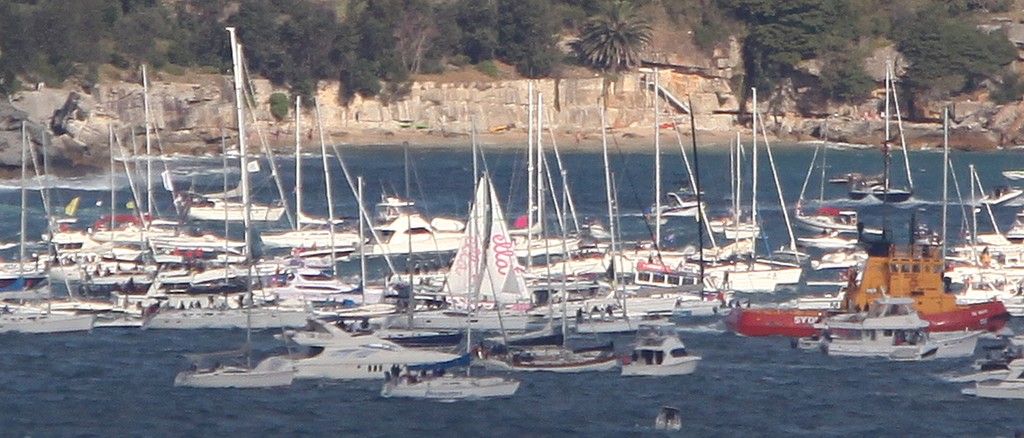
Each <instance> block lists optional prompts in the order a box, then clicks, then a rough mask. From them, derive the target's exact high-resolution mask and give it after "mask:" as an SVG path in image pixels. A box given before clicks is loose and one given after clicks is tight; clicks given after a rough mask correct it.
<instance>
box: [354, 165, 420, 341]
mask: <svg viewBox="0 0 1024 438" xmlns="http://www.w3.org/2000/svg"><path fill="white" fill-rule="evenodd" d="M356 184H358V185H359V194H358V196H357V198H359V211H363V208H365V207H364V206H363V177H362V176H359V177H356ZM365 226H366V221H365V220H364V219H363V215H361V214H360V215H359V293H360V294H361V295H362V298H363V301H362V302H363V304H366V245H365V242H366V237H365V236H364V235H363V233H364V231H363V229H364V228H365ZM409 328H412V327H409Z"/></svg>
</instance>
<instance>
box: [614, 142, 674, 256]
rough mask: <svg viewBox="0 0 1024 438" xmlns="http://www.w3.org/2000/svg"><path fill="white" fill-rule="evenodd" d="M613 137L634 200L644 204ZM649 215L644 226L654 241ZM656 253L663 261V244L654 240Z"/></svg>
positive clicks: (620, 148) (645, 218)
mask: <svg viewBox="0 0 1024 438" xmlns="http://www.w3.org/2000/svg"><path fill="white" fill-rule="evenodd" d="M611 137H612V143H613V144H614V145H615V152H616V153H617V154H618V155H619V160H620V161H621V162H622V163H623V166H622V169H623V170H622V171H623V173H624V177H625V178H626V181H627V182H628V183H629V188H630V189H631V191H632V192H633V200H634V201H635V202H636V203H637V204H638V205H641V206H642V205H643V201H641V200H640V192H639V191H638V190H637V188H636V183H635V182H634V181H633V178H632V176H630V174H629V166H628V165H627V164H628V163H626V159H625V152H623V151H622V147H621V146H620V145H619V140H618V138H616V137H615V135H612V136H611ZM659 196H660V195H659ZM617 199H618V197H616V200H617ZM640 211H641V213H643V207H641V210H640ZM648 216H649V215H647V214H643V218H644V226H646V227H647V235H648V236H649V237H650V238H651V242H654V240H655V239H654V227H653V226H652V224H651V220H650V218H649V217H648ZM654 253H655V255H656V256H657V257H658V263H662V260H661V245H660V244H659V242H654Z"/></svg>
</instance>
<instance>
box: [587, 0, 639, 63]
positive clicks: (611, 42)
mask: <svg viewBox="0 0 1024 438" xmlns="http://www.w3.org/2000/svg"><path fill="white" fill-rule="evenodd" d="M650 41H651V24H650V22H648V21H647V19H646V18H644V17H642V16H640V15H638V14H637V12H636V10H635V9H634V8H633V3H632V2H630V1H629V0H614V1H612V2H611V3H610V4H609V5H608V7H607V8H606V9H605V11H604V12H603V13H602V14H601V15H598V16H595V17H593V18H591V19H589V20H587V22H586V23H584V25H583V28H582V29H581V30H580V37H579V38H578V39H576V40H575V41H573V42H572V47H573V49H574V50H575V51H576V54H577V55H578V56H579V57H580V59H581V60H582V61H583V62H584V63H585V64H587V65H590V66H592V67H595V68H599V69H601V70H605V71H608V70H612V71H621V70H626V69H629V68H632V67H636V66H638V65H640V51H641V50H642V49H643V48H644V47H646V46H647V43H648V42H650Z"/></svg>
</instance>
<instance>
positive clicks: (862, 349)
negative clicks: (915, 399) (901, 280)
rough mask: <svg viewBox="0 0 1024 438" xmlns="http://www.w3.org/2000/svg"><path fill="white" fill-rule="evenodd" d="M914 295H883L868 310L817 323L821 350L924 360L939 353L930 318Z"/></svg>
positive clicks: (832, 352)
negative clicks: (918, 306) (923, 315)
mask: <svg viewBox="0 0 1024 438" xmlns="http://www.w3.org/2000/svg"><path fill="white" fill-rule="evenodd" d="M913 304H914V300H912V299H910V298H879V299H877V300H875V301H874V302H872V303H871V304H870V305H869V308H868V311H867V312H862V313H852V314H843V315H836V316H831V317H828V318H826V319H825V320H824V321H822V322H819V323H816V324H815V328H817V329H819V330H821V336H820V338H821V342H820V346H821V350H822V351H823V352H825V353H826V354H828V355H830V356H855V357H884V358H888V359H890V360H920V359H924V358H928V357H932V356H935V354H936V353H937V352H938V350H939V346H938V345H936V344H934V343H931V342H929V340H928V334H927V332H926V331H925V328H926V327H928V321H925V320H923V319H921V318H920V317H919V316H918V315H917V312H916V311H914V310H913V307H912V306H913Z"/></svg>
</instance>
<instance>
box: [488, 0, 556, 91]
mask: <svg viewBox="0 0 1024 438" xmlns="http://www.w3.org/2000/svg"><path fill="white" fill-rule="evenodd" d="M554 19H555V17H554V16H553V15H552V14H551V3H550V2H548V1H547V0H518V1H502V2H499V4H498V22H497V25H498V48H497V55H498V57H500V58H502V59H504V60H505V61H507V62H509V63H510V64H512V65H515V66H516V70H517V71H519V74H521V75H524V76H527V77H531V78H539V77H544V76H547V75H549V74H551V72H552V71H553V70H554V67H555V65H556V64H557V59H558V56H559V55H558V51H557V50H556V49H555V26H554Z"/></svg>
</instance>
